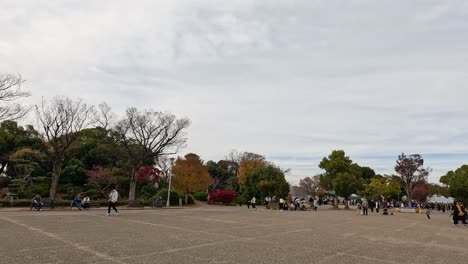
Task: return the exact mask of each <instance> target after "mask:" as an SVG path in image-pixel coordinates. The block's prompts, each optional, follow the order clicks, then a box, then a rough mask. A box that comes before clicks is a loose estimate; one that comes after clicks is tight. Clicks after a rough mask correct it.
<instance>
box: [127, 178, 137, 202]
mask: <svg viewBox="0 0 468 264" xmlns="http://www.w3.org/2000/svg"><path fill="white" fill-rule="evenodd" d="M135 197H136V180H131V181H130V186H129V192H128V200H129V201H133V200H135Z"/></svg>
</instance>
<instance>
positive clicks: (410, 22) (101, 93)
mask: <svg viewBox="0 0 468 264" xmlns="http://www.w3.org/2000/svg"><path fill="white" fill-rule="evenodd" d="M1 6H2V8H0V28H2V33H3V34H2V38H0V71H2V72H19V73H21V74H22V75H23V76H24V77H25V79H27V80H28V82H27V83H26V84H25V87H26V88H28V89H29V90H31V91H32V92H33V97H32V98H30V99H29V102H30V103H35V102H37V101H38V100H40V98H41V97H42V96H45V97H49V96H53V95H55V94H65V95H69V96H72V97H82V98H83V99H85V100H86V101H89V102H91V103H95V104H97V103H99V102H101V101H103V100H105V101H107V102H108V103H109V104H110V105H112V106H113V107H114V109H115V110H116V111H117V112H122V111H123V110H124V109H125V107H128V106H139V107H151V108H154V109H158V110H163V111H171V112H174V113H176V114H177V115H180V116H187V117H189V118H190V119H192V121H193V125H192V127H191V128H190V131H189V136H190V140H189V145H188V148H187V149H186V151H193V152H197V153H199V154H200V155H202V156H203V157H204V158H205V159H206V160H208V159H221V158H223V157H224V155H225V154H226V153H227V152H229V151H230V150H231V149H234V148H235V149H239V150H248V151H254V152H259V153H262V154H265V155H267V156H268V157H271V158H272V160H274V161H275V162H277V163H278V164H279V165H280V166H282V167H289V168H291V169H292V173H291V175H289V176H288V177H289V179H290V180H291V181H293V182H294V181H296V180H297V179H298V178H299V177H303V176H306V175H312V174H315V173H317V172H319V170H318V168H317V164H318V162H319V160H320V159H321V157H323V156H325V155H328V154H329V152H331V151H332V150H333V149H344V150H345V151H347V153H348V154H349V155H350V156H351V157H352V158H353V159H354V160H355V161H357V162H359V163H363V165H367V166H371V167H374V168H376V170H377V171H378V172H381V173H391V171H392V169H393V166H394V162H395V158H396V156H397V155H398V154H399V153H401V152H406V153H422V154H423V155H424V154H427V155H431V154H433V153H444V155H445V156H439V157H437V156H430V157H428V158H427V159H426V162H427V165H428V166H430V167H432V168H433V169H434V172H433V174H432V176H431V180H432V181H437V179H438V177H439V176H440V175H442V174H444V173H445V172H446V171H447V170H450V169H455V168H456V167H457V166H459V165H461V164H463V163H466V162H467V161H468V156H467V155H465V154H463V153H467V152H468V150H467V148H466V146H468V137H466V135H467V132H466V131H468V122H466V120H467V118H468V108H467V107H466V98H467V97H468V89H467V87H466V85H467V83H468V74H467V72H468V71H467V70H468V66H467V64H466V61H467V59H468V45H467V44H468V36H466V34H463V33H464V32H467V31H468V3H466V1H461V0H460V1H445V2H441V1H411V2H408V1H396V2H395V1H378V2H376V1H305V0H304V1H268V2H266V1H254V0H245V1H242V0H241V1H223V3H222V4H220V3H219V1H183V2H179V1H139V2H138V4H135V3H131V2H129V1H112V2H106V1H51V2H48V5H47V6H46V5H44V4H39V3H37V2H36V1H15V2H14V3H13V2H7V1H3V2H2V3H1ZM453 154H456V155H461V156H457V158H453V156H450V155H453ZM285 156H286V157H296V158H291V159H284V158H281V157H285ZM381 156H389V158H386V159H381V158H378V157H381ZM308 157H310V159H309V158H308ZM373 157H376V158H373Z"/></svg>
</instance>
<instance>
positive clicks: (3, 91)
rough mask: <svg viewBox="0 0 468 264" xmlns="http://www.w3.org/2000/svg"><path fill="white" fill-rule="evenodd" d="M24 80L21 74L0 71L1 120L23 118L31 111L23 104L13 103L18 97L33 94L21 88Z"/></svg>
mask: <svg viewBox="0 0 468 264" xmlns="http://www.w3.org/2000/svg"><path fill="white" fill-rule="evenodd" d="M23 82H24V80H23V79H22V78H21V75H18V76H16V75H12V74H1V73H0V122H2V121H4V120H15V119H18V118H21V117H23V116H24V115H26V114H27V113H28V112H29V109H28V108H25V107H24V106H23V105H21V104H15V103H13V101H15V100H17V99H20V98H22V97H28V96H30V95H31V94H30V93H29V92H25V91H23V90H21V84H22V83H23Z"/></svg>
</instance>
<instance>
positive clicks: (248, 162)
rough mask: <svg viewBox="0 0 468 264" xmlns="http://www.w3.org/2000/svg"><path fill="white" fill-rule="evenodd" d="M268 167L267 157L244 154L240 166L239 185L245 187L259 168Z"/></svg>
mask: <svg viewBox="0 0 468 264" xmlns="http://www.w3.org/2000/svg"><path fill="white" fill-rule="evenodd" d="M266 165H267V162H266V161H265V157H263V156H261V155H258V154H254V153H248V152H246V153H244V154H243V156H242V158H241V161H240V164H239V174H238V175H237V180H238V181H239V184H240V185H245V183H246V182H247V177H249V175H250V174H252V173H253V172H254V171H255V170H256V169H258V168H263V167H266Z"/></svg>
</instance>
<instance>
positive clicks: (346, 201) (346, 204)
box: [344, 199, 349, 209]
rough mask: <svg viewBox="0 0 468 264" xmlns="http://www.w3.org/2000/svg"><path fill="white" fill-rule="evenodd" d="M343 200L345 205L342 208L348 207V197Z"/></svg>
mask: <svg viewBox="0 0 468 264" xmlns="http://www.w3.org/2000/svg"><path fill="white" fill-rule="evenodd" d="M344 201H345V207H344V208H345V209H349V205H348V199H345V200H344Z"/></svg>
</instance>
